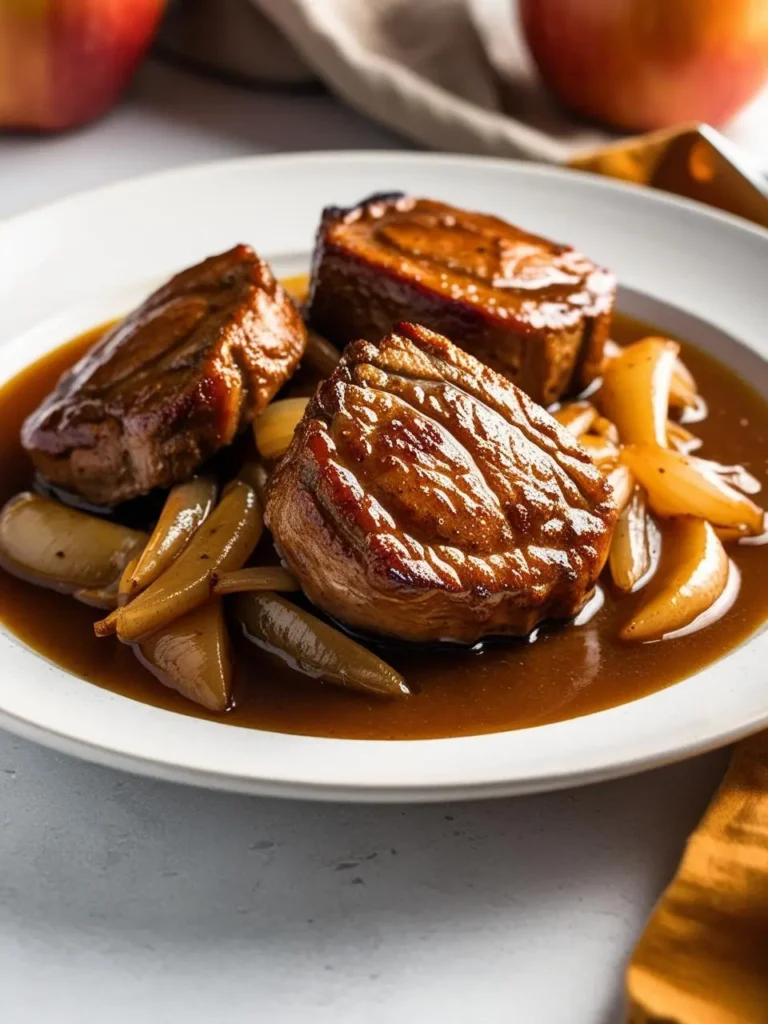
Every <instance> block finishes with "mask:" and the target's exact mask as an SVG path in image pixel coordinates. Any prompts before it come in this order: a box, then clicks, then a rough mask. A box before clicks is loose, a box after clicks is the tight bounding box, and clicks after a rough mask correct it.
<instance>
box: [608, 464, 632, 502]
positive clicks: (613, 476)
mask: <svg viewBox="0 0 768 1024" xmlns="http://www.w3.org/2000/svg"><path fill="white" fill-rule="evenodd" d="M607 480H608V483H609V484H610V485H611V490H612V491H613V500H614V501H615V502H616V508H617V509H618V510H619V512H622V511H623V510H624V508H625V507H626V504H627V502H628V501H629V499H630V498H631V497H632V492H633V491H634V488H635V481H634V479H633V477H632V474H631V473H630V472H629V469H628V468H627V467H626V466H625V465H624V464H623V463H619V465H618V466H615V467H614V468H613V469H612V470H611V471H610V473H609V474H608V476H607Z"/></svg>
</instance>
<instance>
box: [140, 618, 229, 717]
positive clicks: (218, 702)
mask: <svg viewBox="0 0 768 1024" xmlns="http://www.w3.org/2000/svg"><path fill="white" fill-rule="evenodd" d="M135 650H136V656H137V657H138V659H139V661H140V662H141V663H142V664H143V665H145V666H146V667H147V668H148V669H149V671H150V672H151V673H152V674H153V675H154V676H156V677H157V678H158V679H159V680H160V682H161V683H163V684H164V685H165V686H169V687H170V688H171V689H172V690H178V692H179V693H180V694H181V695H182V696H183V697H187V698H188V699H189V700H193V701H195V703H197V704H202V705H203V707H204V708H208V710H209V711H226V709H227V707H228V706H229V701H230V698H231V696H232V658H231V654H230V647H229V637H228V635H227V626H226V623H225V621H224V613H223V611H222V607H221V600H220V599H219V598H214V599H213V600H211V601H209V602H208V603H207V604H204V605H203V606H202V607H200V608H195V610H194V611H191V612H189V613H188V614H187V615H184V616H182V617H181V618H180V619H176V621H175V622H172V623H171V624H170V625H168V626H165V627H164V628H163V629H161V630H159V631H158V632H157V633H154V634H153V635H152V636H151V637H149V638H148V639H147V640H145V641H143V643H141V644H139V645H137V646H136V648H135Z"/></svg>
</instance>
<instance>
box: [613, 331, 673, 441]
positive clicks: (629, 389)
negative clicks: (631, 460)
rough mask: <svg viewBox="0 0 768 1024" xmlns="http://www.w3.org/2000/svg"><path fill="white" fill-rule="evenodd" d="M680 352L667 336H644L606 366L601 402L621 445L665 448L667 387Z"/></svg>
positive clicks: (667, 406)
mask: <svg viewBox="0 0 768 1024" xmlns="http://www.w3.org/2000/svg"><path fill="white" fill-rule="evenodd" d="M679 351H680V346H679V345H677V344H676V343H675V342H674V341H669V339H667V338H644V339H643V340H642V341H638V342H635V344H634V345H630V346H629V347H628V348H625V349H624V350H623V351H622V353H621V355H619V356H617V357H616V358H615V359H613V360H611V362H609V363H608V365H607V366H606V368H605V373H604V374H603V385H602V387H601V388H600V404H601V405H602V408H603V412H604V413H605V415H606V416H607V417H608V419H609V420H611V421H612V422H613V423H615V424H616V427H617V429H618V431H619V438H620V439H621V442H622V444H640V443H646V444H653V443H655V444H658V445H660V446H661V447H666V444H667V415H668V412H669V388H670V384H671V381H672V374H673V372H674V369H675V363H676V361H677V356H678V353H679Z"/></svg>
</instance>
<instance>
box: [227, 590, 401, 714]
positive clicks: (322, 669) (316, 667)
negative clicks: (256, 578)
mask: <svg viewBox="0 0 768 1024" xmlns="http://www.w3.org/2000/svg"><path fill="white" fill-rule="evenodd" d="M235 612H236V614H237V617H238V618H239V619H240V622H241V623H242V626H243V632H244V633H245V635H246V637H247V638H248V639H249V640H252V641H253V642H254V643H256V644H258V645H259V646H260V647H263V648H265V649H266V650H268V651H271V652H272V653H273V654H277V655H279V656H280V657H281V658H282V659H283V660H284V661H287V662H288V664H289V665H291V667H292V668H296V669H298V670H299V671H300V672H303V673H305V674H306V675H308V676H312V677H313V678H315V679H323V680H324V681H325V682H327V683H335V684H336V685H337V686H345V687H347V688H348V689H352V690H361V691H363V692H364V693H368V694H375V695H376V696H379V697H404V696H407V694H408V693H409V690H408V687H407V686H406V685H405V680H404V679H403V677H402V676H401V675H400V673H399V672H396V671H395V670H394V669H393V668H390V666H389V665H387V664H386V663H385V662H383V661H382V660H381V659H380V658H377V657H376V655H375V654H371V652H370V651H368V650H366V648H365V647H363V646H361V645H360V644H358V643H355V641H354V640H350V639H349V637H347V636H344V634H343V633H340V632H339V631H338V630H337V629H334V628H333V627H332V626H329V625H327V624H326V623H325V622H321V621H320V619H317V618H315V616H314V615H310V614H309V613H308V612H305V611H303V610H302V609H301V608H297V607H296V606H295V605H293V604H290V603H289V602H288V601H285V600H283V598H282V597H278V595H277V594H271V593H262V594H256V593H252V594H241V595H240V596H239V597H238V598H237V599H236V603H235Z"/></svg>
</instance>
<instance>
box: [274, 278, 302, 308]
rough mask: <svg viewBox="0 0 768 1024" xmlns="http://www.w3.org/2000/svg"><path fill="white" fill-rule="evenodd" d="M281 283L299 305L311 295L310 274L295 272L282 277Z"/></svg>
mask: <svg viewBox="0 0 768 1024" xmlns="http://www.w3.org/2000/svg"><path fill="white" fill-rule="evenodd" d="M280 284H281V285H282V286H283V288H285V290H286V291H287V292H288V294H289V295H290V296H291V298H292V299H293V301H294V302H295V303H296V305H297V306H301V305H302V304H303V303H304V302H306V301H307V296H308V295H309V274H293V275H292V276H291V277H282V278H281V279H280Z"/></svg>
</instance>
